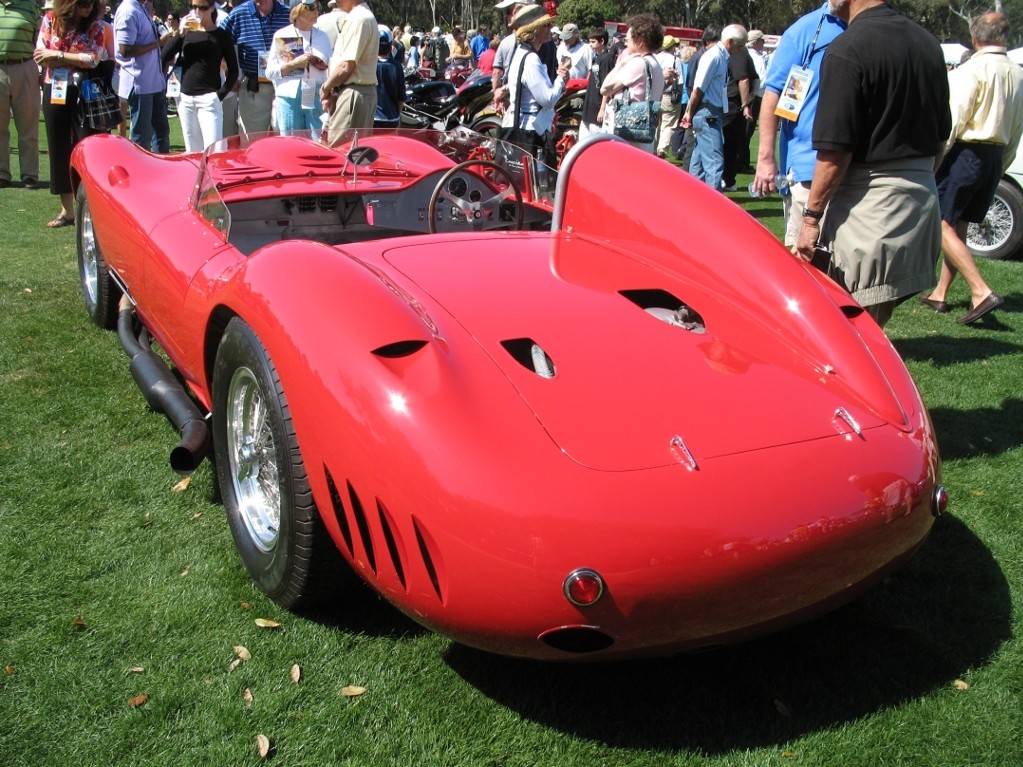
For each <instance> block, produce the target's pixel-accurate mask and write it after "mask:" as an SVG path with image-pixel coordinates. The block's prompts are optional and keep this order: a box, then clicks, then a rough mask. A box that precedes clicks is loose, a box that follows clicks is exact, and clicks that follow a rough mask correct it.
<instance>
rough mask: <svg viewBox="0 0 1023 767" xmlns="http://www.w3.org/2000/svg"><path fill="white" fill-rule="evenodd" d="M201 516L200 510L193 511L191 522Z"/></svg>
mask: <svg viewBox="0 0 1023 767" xmlns="http://www.w3.org/2000/svg"><path fill="white" fill-rule="evenodd" d="M201 516H202V512H201V511H197V512H195V514H193V515H192V517H191V519H192V521H193V522H195V520H197V519H199V517H201Z"/></svg>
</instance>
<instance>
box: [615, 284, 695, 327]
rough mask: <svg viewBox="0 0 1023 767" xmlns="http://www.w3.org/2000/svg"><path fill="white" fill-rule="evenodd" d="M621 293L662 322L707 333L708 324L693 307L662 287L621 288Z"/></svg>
mask: <svg viewBox="0 0 1023 767" xmlns="http://www.w3.org/2000/svg"><path fill="white" fill-rule="evenodd" d="M618 292H619V294H621V295H622V296H624V297H625V298H627V299H629V300H630V301H632V303H634V304H635V305H636V306H638V307H639V308H640V309H642V310H643V311H645V312H646V313H647V314H650V315H652V316H654V317H656V318H657V319H659V320H661V321H662V322H667V323H668V324H669V325H674V326H675V327H677V328H683V329H685V330H688V331H690V332H692V333H706V332H707V325H706V323H705V322H704V321H703V317H701V316H700V314H699V312H697V311H696V310H695V309H693V307H691V306H688V305H687V304H686V303H684V302H683V301H682V300H680V299H679V298H677V297H675V296H673V295H672V294H671V293H669V292H668V291H666V290H661V289H660V288H649V289H645V290H620V291H618Z"/></svg>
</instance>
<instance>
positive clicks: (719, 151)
mask: <svg viewBox="0 0 1023 767" xmlns="http://www.w3.org/2000/svg"><path fill="white" fill-rule="evenodd" d="M721 122H722V113H721V110H720V109H717V108H716V107H701V108H700V109H698V110H697V112H696V114H695V115H693V136H694V138H695V139H696V147H695V148H694V149H693V160H692V162H691V163H690V165H689V172H690V173H691V174H692V175H693V176H694V177H696V178H698V179H699V180H700V181H702V182H703V183H705V184H706V185H707V186H709V187H710V188H711V189H720V188H721V174H722V173H723V172H724V169H725V136H724V133H722V130H721Z"/></svg>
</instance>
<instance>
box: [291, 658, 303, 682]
mask: <svg viewBox="0 0 1023 767" xmlns="http://www.w3.org/2000/svg"><path fill="white" fill-rule="evenodd" d="M301 679H302V669H300V668H299V667H298V664H297V663H296V664H295V665H293V666H292V667H291V681H292V682H293V683H294V684H298V683H299V680H301Z"/></svg>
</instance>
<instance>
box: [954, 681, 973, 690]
mask: <svg viewBox="0 0 1023 767" xmlns="http://www.w3.org/2000/svg"><path fill="white" fill-rule="evenodd" d="M952 685H953V686H954V687H955V688H956V689H957V690H969V689H970V685H969V683H968V682H964V681H963V680H962V679H956V680H955V681H954V682H952Z"/></svg>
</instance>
